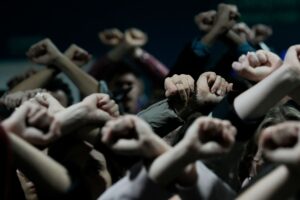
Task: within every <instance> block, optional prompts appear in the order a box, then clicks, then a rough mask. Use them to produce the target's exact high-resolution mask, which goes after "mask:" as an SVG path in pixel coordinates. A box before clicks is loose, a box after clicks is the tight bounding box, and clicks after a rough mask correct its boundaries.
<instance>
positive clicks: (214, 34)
mask: <svg viewBox="0 0 300 200" xmlns="http://www.w3.org/2000/svg"><path fill="white" fill-rule="evenodd" d="M219 32H220V31H219V29H218V27H213V28H212V29H211V30H210V31H209V32H208V33H206V34H205V35H204V36H203V37H202V39H201V42H202V43H203V44H205V45H206V46H209V47H210V46H212V45H213V44H214V43H215V42H216V41H217V39H218V37H219V36H220V33H219Z"/></svg>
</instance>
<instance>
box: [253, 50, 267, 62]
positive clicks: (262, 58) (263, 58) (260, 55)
mask: <svg viewBox="0 0 300 200" xmlns="http://www.w3.org/2000/svg"><path fill="white" fill-rule="evenodd" d="M256 55H257V58H258V60H259V62H260V63H261V64H265V63H267V62H268V57H267V56H266V55H265V53H264V51H262V50H259V51H257V52H256Z"/></svg>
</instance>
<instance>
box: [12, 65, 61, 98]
mask: <svg viewBox="0 0 300 200" xmlns="http://www.w3.org/2000/svg"><path fill="white" fill-rule="evenodd" d="M56 73H57V70H55V69H53V68H47V67H46V68H44V69H42V70H40V71H39V72H37V73H36V74H34V75H32V76H30V77H29V78H27V79H25V80H24V81H22V82H21V83H19V84H18V85H16V86H15V87H14V88H12V89H11V90H10V91H9V93H14V92H18V91H24V90H32V89H36V88H42V87H43V86H45V85H46V84H47V83H48V82H49V81H50V80H51V79H52V78H53V77H54V76H55V75H56Z"/></svg>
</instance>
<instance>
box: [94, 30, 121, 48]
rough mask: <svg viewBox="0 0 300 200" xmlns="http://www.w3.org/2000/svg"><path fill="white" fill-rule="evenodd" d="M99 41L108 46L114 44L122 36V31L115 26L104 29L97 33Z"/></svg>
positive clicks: (118, 41)
mask: <svg viewBox="0 0 300 200" xmlns="http://www.w3.org/2000/svg"><path fill="white" fill-rule="evenodd" d="M98 36H99V39H100V41H101V42H102V43H103V44H105V45H109V46H116V45H118V44H120V43H121V41H122V40H123V38H124V35H123V33H122V32H121V31H120V30H119V29H117V28H111V29H106V30H104V31H101V32H99V34H98Z"/></svg>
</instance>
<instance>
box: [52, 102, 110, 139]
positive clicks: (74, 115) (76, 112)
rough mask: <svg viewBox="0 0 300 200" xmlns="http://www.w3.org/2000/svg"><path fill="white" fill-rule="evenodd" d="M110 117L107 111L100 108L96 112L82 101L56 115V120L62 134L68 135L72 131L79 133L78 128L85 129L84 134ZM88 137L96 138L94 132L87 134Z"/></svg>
mask: <svg viewBox="0 0 300 200" xmlns="http://www.w3.org/2000/svg"><path fill="white" fill-rule="evenodd" d="M99 112H101V113H99ZM91 115H95V116H91ZM110 119H111V117H110V116H109V114H107V113H106V112H104V111H100V110H99V111H98V113H97V114H95V113H94V112H93V110H91V109H89V108H87V106H85V105H82V104H81V103H78V104H75V105H72V106H70V107H68V108H67V109H65V110H63V111H61V112H59V113H57V114H56V115H55V116H54V122H55V123H56V124H57V125H58V126H59V127H60V130H61V134H62V135H67V134H69V133H71V132H76V133H78V130H79V131H83V133H82V134H84V132H85V131H87V132H89V131H91V130H93V129H95V128H97V127H99V126H102V125H103V124H104V123H105V122H106V121H108V120H110ZM86 137H87V138H94V134H91V135H87V136H86Z"/></svg>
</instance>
